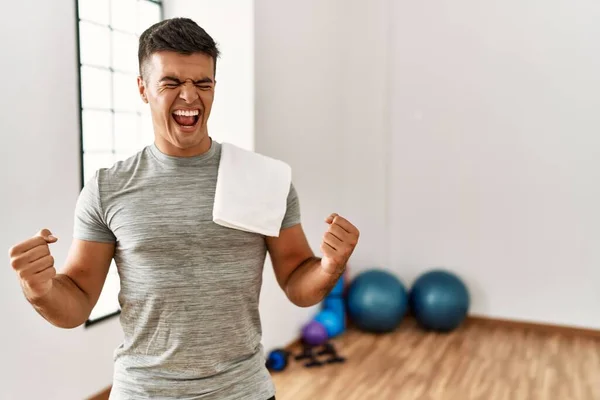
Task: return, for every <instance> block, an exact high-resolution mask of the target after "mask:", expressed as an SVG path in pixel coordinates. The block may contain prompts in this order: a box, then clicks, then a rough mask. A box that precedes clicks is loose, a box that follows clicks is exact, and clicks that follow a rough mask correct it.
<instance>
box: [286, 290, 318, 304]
mask: <svg viewBox="0 0 600 400" xmlns="http://www.w3.org/2000/svg"><path fill="white" fill-rule="evenodd" d="M285 294H286V296H287V298H288V300H289V301H290V302H291V303H292V304H294V305H295V306H296V307H300V308H308V307H312V306H316V305H317V304H319V303H320V302H321V301H322V300H323V298H322V297H321V296H317V295H316V294H310V293H302V292H300V291H295V290H290V287H289V286H288V287H287V288H286V290H285Z"/></svg>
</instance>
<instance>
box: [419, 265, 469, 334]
mask: <svg viewBox="0 0 600 400" xmlns="http://www.w3.org/2000/svg"><path fill="white" fill-rule="evenodd" d="M409 304H410V309H411V312H412V314H413V315H414V317H415V319H416V320H417V322H418V323H419V325H421V327H423V328H424V329H426V330H431V331H438V332H449V331H452V330H454V329H456V328H457V327H458V326H459V325H460V324H461V323H462V322H463V321H464V320H465V318H466V317H467V312H468V310H469V304H470V296H469V291H468V290H467V287H466V285H465V284H464V282H463V281H462V280H461V279H460V278H459V277H458V276H457V275H456V274H454V273H452V272H450V271H446V270H442V269H437V270H433V271H429V272H426V273H424V274H423V275H421V276H419V277H418V278H417V280H416V281H415V282H414V283H413V285H412V288H411V290H410V294H409Z"/></svg>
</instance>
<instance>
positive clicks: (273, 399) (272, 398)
mask: <svg viewBox="0 0 600 400" xmlns="http://www.w3.org/2000/svg"><path fill="white" fill-rule="evenodd" d="M267 400H275V396H273V397H271V398H270V399H267Z"/></svg>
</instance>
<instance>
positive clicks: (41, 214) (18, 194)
mask: <svg viewBox="0 0 600 400" xmlns="http://www.w3.org/2000/svg"><path fill="white" fill-rule="evenodd" d="M9 9H10V15H13V16H24V15H26V16H27V21H26V22H25V23H24V22H23V20H22V18H17V17H15V18H5V19H4V22H3V24H1V25H0V37H1V38H2V51H3V54H4V55H5V56H6V57H5V58H4V60H6V62H3V63H1V64H0V75H2V76H4V77H6V78H5V80H4V84H3V99H2V106H1V107H0V132H2V145H1V146H0V160H2V168H0V187H1V188H2V189H1V191H2V196H0V221H1V222H2V229H0V248H2V251H3V254H4V257H5V258H4V261H3V263H2V264H3V268H0V315H2V328H1V329H0V343H1V344H2V352H1V360H2V361H1V362H0V399H7V400H9V399H10V400H12V399H27V400H29V399H49V400H50V399H56V400H58V399H60V400H64V399H83V398H85V397H86V396H89V395H91V394H93V393H95V392H96V391H98V390H101V389H102V388H104V387H106V386H107V385H108V384H110V382H111V380H112V355H113V351H114V349H115V347H116V346H117V345H118V344H119V342H120V340H121V337H122V333H121V329H120V327H119V324H118V321H117V320H116V319H113V320H110V321H106V322H105V323H102V324H99V325H96V326H94V327H91V328H89V329H85V328H83V327H80V328H76V329H73V330H62V329H59V328H55V327H53V326H51V325H50V324H49V323H47V322H46V321H45V320H44V319H43V318H42V317H40V316H39V315H38V314H37V313H36V312H35V311H34V310H33V309H32V307H31V306H30V305H29V303H27V302H26V301H25V300H24V297H23V295H22V293H21V289H20V286H19V284H18V281H17V278H16V275H15V273H14V271H13V270H12V269H11V268H10V266H9V260H8V257H7V252H8V249H9V248H10V247H11V246H12V245H13V244H15V243H16V242H18V241H21V240H23V239H26V238H28V237H30V236H32V235H33V234H35V233H36V232H37V231H38V230H39V229H41V228H42V227H48V228H50V229H52V230H53V232H54V233H55V234H56V235H57V236H58V237H59V238H60V241H59V242H58V243H56V244H54V245H53V246H52V252H53V254H54V256H55V258H56V261H57V265H58V266H59V268H60V265H62V262H63V261H64V259H65V257H66V253H67V250H68V246H69V244H70V240H71V234H72V224H73V209H74V205H75V201H76V198H77V195H78V193H79V179H80V178H79V168H80V167H79V128H78V123H77V120H78V116H79V112H78V103H77V60H76V47H75V2H74V1H67V2H52V3H49V2H43V1H34V0H25V1H20V2H11V3H10V5H9ZM17 37H18V40H16V39H14V40H9V39H8V38H17Z"/></svg>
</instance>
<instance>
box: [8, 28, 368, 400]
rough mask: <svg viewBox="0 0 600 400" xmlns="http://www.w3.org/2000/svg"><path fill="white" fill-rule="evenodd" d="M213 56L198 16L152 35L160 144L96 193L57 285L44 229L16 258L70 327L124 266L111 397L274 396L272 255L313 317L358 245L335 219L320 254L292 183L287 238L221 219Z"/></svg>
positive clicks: (42, 301) (48, 307) (99, 177)
mask: <svg viewBox="0 0 600 400" xmlns="http://www.w3.org/2000/svg"><path fill="white" fill-rule="evenodd" d="M218 56H219V51H218V49H217V46H216V44H215V42H214V41H213V39H212V38H211V37H210V36H209V35H208V34H207V33H206V32H205V31H204V30H203V29H202V28H200V27H199V26H198V25H196V24H195V23H194V22H193V21H191V20H189V19H180V18H178V19H171V20H166V21H163V22H160V23H158V24H156V25H154V26H152V27H150V28H149V29H148V30H147V31H146V32H144V33H143V34H142V36H141V37H140V44H139V64H140V76H139V78H138V86H139V92H140V96H141V98H142V100H143V101H144V102H145V103H147V104H149V106H150V109H151V114H152V121H153V126H154V133H155V141H154V143H153V144H152V145H150V146H148V147H146V148H144V149H143V150H141V151H140V152H139V153H137V154H136V155H135V156H133V157H131V158H129V159H127V160H125V161H123V162H118V163H116V164H115V165H114V166H112V167H111V168H105V169H100V170H99V171H97V173H96V175H95V177H94V178H93V179H91V180H90V181H89V182H87V184H86V185H85V187H84V188H83V190H82V191H81V194H80V196H79V198H78V201H77V206H76V210H75V225H74V239H73V242H72V245H71V248H70V250H69V253H68V256H67V259H66V264H65V265H64V266H63V268H62V270H61V273H60V274H59V273H57V272H56V270H55V268H54V259H53V258H52V256H51V254H50V250H49V246H48V245H49V244H51V243H54V242H55V241H56V240H57V238H56V237H54V236H53V235H52V233H51V232H50V231H49V230H47V229H43V230H41V231H40V232H39V233H38V234H37V235H36V236H34V237H33V238H31V239H29V240H26V241H24V242H22V243H19V244H17V245H15V246H14V247H13V248H12V249H11V250H10V257H11V265H12V267H13V268H14V269H15V270H16V272H17V273H18V275H19V277H20V282H21V285H22V289H23V292H24V295H25V296H26V298H27V299H28V300H29V302H30V303H31V304H32V305H33V307H34V308H35V309H36V310H37V312H38V313H39V314H41V315H42V316H43V317H44V318H45V319H46V320H48V321H49V322H50V323H52V324H54V325H56V326H58V327H62V328H73V327H77V326H79V325H81V324H83V323H84V322H85V321H86V320H87V318H88V317H89V315H90V312H91V311H92V309H93V307H94V305H95V304H96V302H97V300H98V297H99V295H100V292H101V290H102V286H103V284H104V281H105V278H106V275H107V272H108V269H109V266H110V263H111V260H112V259H113V258H114V259H115V261H116V264H117V268H118V270H119V275H120V279H121V292H120V294H119V301H120V303H121V308H122V312H121V324H122V326H123V331H124V341H123V343H122V344H121V345H120V346H119V347H118V348H117V349H116V351H115V355H114V356H115V370H114V382H113V389H112V392H111V398H112V399H119V400H120V399H141V398H161V399H175V398H177V399H221V400H229V399H231V400H233V399H250V400H254V399H256V400H267V399H269V398H274V395H275V388H274V386H273V384H272V382H271V379H270V375H269V373H268V371H267V370H266V368H265V360H264V355H263V348H262V347H261V326H260V319H259V314H258V299H259V292H260V286H261V278H262V269H263V264H264V260H265V257H266V254H267V253H268V254H269V256H270V257H271V259H272V264H273V268H274V270H275V275H276V278H277V281H278V283H279V285H280V286H281V288H282V290H283V291H284V292H285V294H286V295H287V297H288V298H289V300H290V301H291V302H292V303H294V304H295V305H297V306H300V307H308V306H311V305H314V304H317V303H319V302H320V301H321V300H322V299H323V298H324V297H325V296H326V295H327V293H328V292H329V291H330V290H331V289H332V287H333V286H334V285H335V283H336V282H337V280H338V278H339V277H340V276H341V274H342V273H343V271H344V269H345V266H346V262H347V260H348V258H349V257H350V255H351V254H352V252H353V250H354V248H355V246H356V243H357V241H358V237H359V232H358V230H357V229H356V227H355V226H353V225H352V224H351V223H350V222H348V221H347V220H346V219H344V218H343V217H341V216H339V215H337V214H332V215H330V216H328V217H327V218H326V220H325V221H326V223H327V225H326V229H325V233H324V236H323V241H322V245H321V251H322V258H317V257H315V255H314V254H313V252H312V250H311V249H310V247H309V245H308V242H307V240H306V238H305V235H304V233H303V230H302V226H301V224H300V210H299V202H298V197H297V194H296V191H295V189H294V186H293V185H291V187H290V191H289V195H288V199H287V212H286V214H285V217H284V219H283V223H282V226H281V231H280V235H279V236H278V237H265V236H262V235H260V234H256V233H251V232H244V231H241V230H237V229H231V228H226V227H223V226H220V225H217V224H215V223H214V222H213V221H212V204H213V201H214V194H215V187H216V178H217V170H218V164H219V159H220V153H221V145H220V144H219V143H218V142H216V141H214V140H212V139H211V137H210V136H209V134H208V129H207V122H208V119H209V116H210V112H211V106H212V103H213V96H214V93H215V85H216V79H215V70H216V61H217V58H218Z"/></svg>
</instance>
